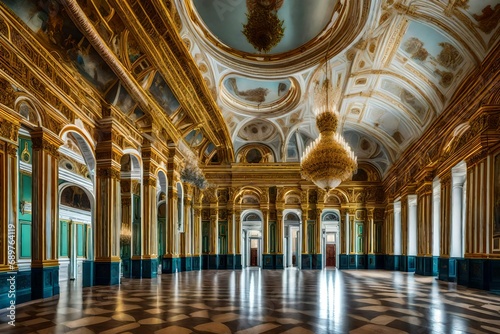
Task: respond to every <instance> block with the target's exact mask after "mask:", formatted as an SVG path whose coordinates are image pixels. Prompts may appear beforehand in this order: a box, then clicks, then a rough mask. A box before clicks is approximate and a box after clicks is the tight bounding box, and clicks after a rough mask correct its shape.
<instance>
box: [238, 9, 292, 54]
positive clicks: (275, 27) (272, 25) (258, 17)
mask: <svg viewBox="0 0 500 334" xmlns="http://www.w3.org/2000/svg"><path fill="white" fill-rule="evenodd" d="M283 1H284V0H247V9H248V13H247V14H246V15H247V23H246V24H244V25H243V31H242V33H243V34H244V35H245V37H246V38H247V41H248V42H249V43H250V44H252V46H253V47H254V48H255V49H256V50H258V51H259V52H269V51H270V50H271V49H272V48H273V47H275V46H276V45H277V44H278V43H279V42H280V41H281V39H282V38H283V34H284V31H285V28H284V27H283V20H280V19H279V18H278V13H277V12H278V9H279V8H280V7H281V6H282V5H283Z"/></svg>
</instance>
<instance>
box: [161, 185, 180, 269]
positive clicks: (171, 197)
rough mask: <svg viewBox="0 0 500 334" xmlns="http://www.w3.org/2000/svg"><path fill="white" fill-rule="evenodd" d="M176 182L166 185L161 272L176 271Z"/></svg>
mask: <svg viewBox="0 0 500 334" xmlns="http://www.w3.org/2000/svg"><path fill="white" fill-rule="evenodd" d="M177 201H178V194H177V184H176V183H174V182H172V184H169V186H168V196H167V221H166V226H165V236H166V239H167V240H166V245H165V254H163V257H162V272H163V273H175V272H177V271H178V268H177V259H178V256H177V255H176V247H175V234H176V233H177V214H178V213H177Z"/></svg>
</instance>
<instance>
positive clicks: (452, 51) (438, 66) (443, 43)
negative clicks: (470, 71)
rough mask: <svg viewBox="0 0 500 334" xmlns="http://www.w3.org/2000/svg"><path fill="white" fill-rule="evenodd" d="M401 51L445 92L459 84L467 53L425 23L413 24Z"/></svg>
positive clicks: (405, 36) (402, 43) (404, 38)
mask: <svg viewBox="0 0 500 334" xmlns="http://www.w3.org/2000/svg"><path fill="white" fill-rule="evenodd" d="M399 49H400V51H401V52H402V53H403V54H404V55H405V56H406V57H407V58H408V59H411V61H413V62H414V63H415V65H416V66H417V67H418V68H420V69H421V70H422V71H423V72H425V73H426V74H427V75H428V76H429V78H431V79H432V81H433V82H435V83H436V84H437V85H438V87H440V88H441V90H442V91H446V90H447V88H449V87H450V86H452V84H453V83H454V82H457V76H459V75H460V74H461V73H462V72H463V68H464V65H465V55H464V52H463V51H462V50H460V49H458V48H457V46H456V44H455V43H454V42H452V41H451V40H450V39H448V38H447V37H445V36H444V35H443V34H441V33H440V32H438V31H437V30H435V29H434V28H431V27H429V26H427V25H425V24H423V23H419V22H415V21H413V22H411V23H410V25H409V26H408V30H407V31H406V34H405V35H404V37H403V40H402V42H401V45H400V48H399Z"/></svg>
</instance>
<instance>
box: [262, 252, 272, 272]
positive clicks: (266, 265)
mask: <svg viewBox="0 0 500 334" xmlns="http://www.w3.org/2000/svg"><path fill="white" fill-rule="evenodd" d="M262 269H274V255H273V254H262Z"/></svg>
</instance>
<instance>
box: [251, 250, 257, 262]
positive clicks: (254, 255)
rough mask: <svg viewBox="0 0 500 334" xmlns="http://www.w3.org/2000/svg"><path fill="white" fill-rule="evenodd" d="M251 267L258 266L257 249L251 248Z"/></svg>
mask: <svg viewBox="0 0 500 334" xmlns="http://www.w3.org/2000/svg"><path fill="white" fill-rule="evenodd" d="M250 266H252V267H256V266H257V248H250Z"/></svg>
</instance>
